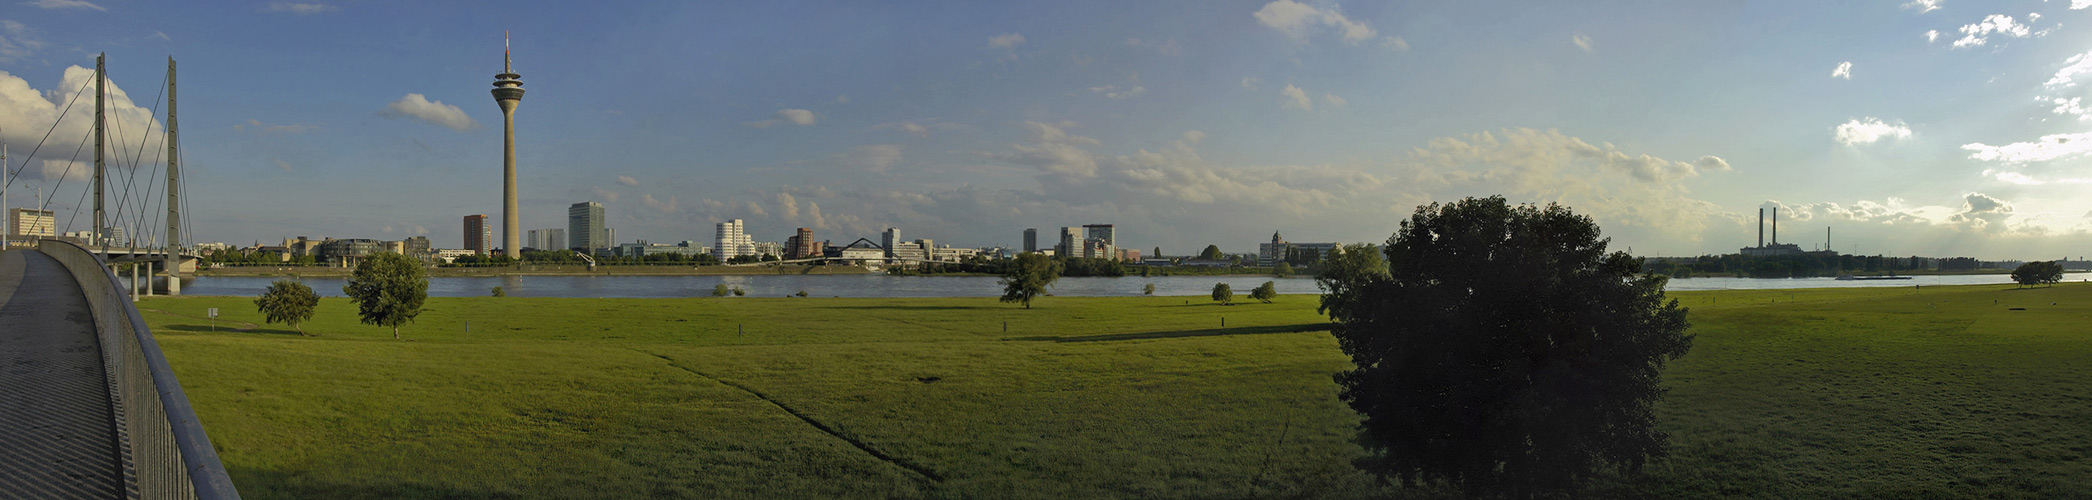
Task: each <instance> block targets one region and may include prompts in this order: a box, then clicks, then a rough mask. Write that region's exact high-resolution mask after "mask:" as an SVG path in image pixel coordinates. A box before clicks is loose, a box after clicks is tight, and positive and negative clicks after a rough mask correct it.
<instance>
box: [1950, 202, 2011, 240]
mask: <svg viewBox="0 0 2092 500" xmlns="http://www.w3.org/2000/svg"><path fill="white" fill-rule="evenodd" d="M1963 200H1964V201H1963V202H1962V209H1961V212H1960V213H1956V214H1954V215H1953V216H1951V217H1949V218H1948V219H1947V220H1948V221H1950V222H1957V223H1963V224H1968V225H1971V226H1974V227H1976V228H1978V229H1983V230H1987V231H1991V232H1997V231H2003V230H2005V229H2006V228H2007V226H2006V225H2005V219H2009V218H2012V204H2010V203H2006V202H2005V201H2004V200H1999V199H1997V198H1993V197H1990V196H1989V195H1985V194H1983V193H1969V194H1968V195H1967V196H1965V197H1963Z"/></svg>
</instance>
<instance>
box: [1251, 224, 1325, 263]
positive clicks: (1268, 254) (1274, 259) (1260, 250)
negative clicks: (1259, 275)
mask: <svg viewBox="0 0 2092 500" xmlns="http://www.w3.org/2000/svg"><path fill="white" fill-rule="evenodd" d="M1336 248H1337V244H1336V243H1290V242H1287V241H1286V239H1285V237H1283V236H1279V234H1278V232H1277V231H1273V232H1271V242H1270V243H1258V244H1257V265H1260V266H1276V265H1278V263H1279V262H1290V263H1292V264H1293V265H1301V264H1312V263H1314V262H1315V261H1319V260H1322V259H1323V258H1326V257H1328V256H1329V254H1330V252H1333V251H1336Z"/></svg>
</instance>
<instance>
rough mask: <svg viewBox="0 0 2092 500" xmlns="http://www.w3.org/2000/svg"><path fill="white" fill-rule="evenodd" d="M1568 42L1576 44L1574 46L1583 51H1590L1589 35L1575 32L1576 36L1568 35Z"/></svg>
mask: <svg viewBox="0 0 2092 500" xmlns="http://www.w3.org/2000/svg"><path fill="white" fill-rule="evenodd" d="M1569 42H1570V43H1574V44H1576V48H1579V49H1584V52H1590V51H1591V37H1590V36H1586V35H1584V34H1582V33H1577V34H1576V36H1572V37H1569Z"/></svg>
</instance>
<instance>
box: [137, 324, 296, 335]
mask: <svg viewBox="0 0 2092 500" xmlns="http://www.w3.org/2000/svg"><path fill="white" fill-rule="evenodd" d="M154 330H172V331H177V332H198V333H262V334H269V335H290V336H293V337H302V336H303V335H299V334H298V331H297V330H275V329H262V328H248V329H244V330H242V329H240V328H239V327H238V325H218V327H217V328H216V329H212V328H211V327H210V326H209V325H163V326H160V327H158V328H154Z"/></svg>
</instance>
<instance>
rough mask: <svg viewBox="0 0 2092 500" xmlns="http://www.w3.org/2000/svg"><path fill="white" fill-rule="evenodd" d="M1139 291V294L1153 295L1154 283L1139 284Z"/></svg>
mask: <svg viewBox="0 0 2092 500" xmlns="http://www.w3.org/2000/svg"><path fill="white" fill-rule="evenodd" d="M1140 293H1141V295H1154V294H1155V284H1154V283H1149V284H1146V285H1141V287H1140Z"/></svg>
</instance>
